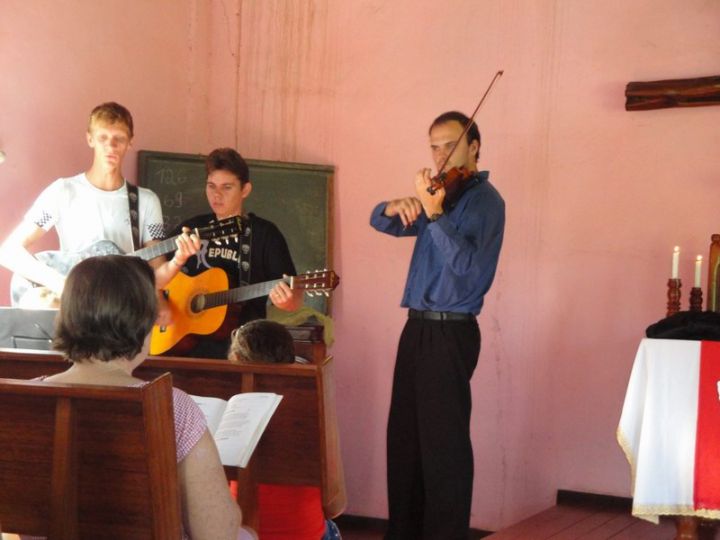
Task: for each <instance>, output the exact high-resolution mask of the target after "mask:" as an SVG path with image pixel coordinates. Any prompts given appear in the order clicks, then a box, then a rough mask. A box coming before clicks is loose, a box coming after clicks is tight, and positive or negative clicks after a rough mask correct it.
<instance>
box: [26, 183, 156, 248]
mask: <svg viewBox="0 0 720 540" xmlns="http://www.w3.org/2000/svg"><path fill="white" fill-rule="evenodd" d="M138 192H139V193H138V195H139V200H138V214H139V215H138V225H139V228H140V244H141V245H144V244H146V243H147V242H149V241H151V240H161V239H162V238H164V230H163V218H162V209H161V207H160V199H158V197H157V195H155V193H153V192H152V191H150V190H149V189H146V188H138ZM25 220H26V221H29V222H31V223H34V224H35V225H37V226H38V227H41V228H43V229H45V230H46V231H49V230H50V229H51V228H52V227H55V228H56V230H57V234H58V238H59V239H60V249H61V250H62V251H70V252H75V251H80V250H82V249H84V248H86V247H88V246H90V245H92V244H93V243H95V242H97V241H100V240H111V241H112V242H114V243H115V244H116V245H117V246H118V247H119V248H120V249H121V250H122V251H123V252H124V253H131V252H132V251H133V242H132V231H131V229H130V210H129V206H128V192H127V184H123V186H122V187H121V188H119V189H116V190H114V191H105V190H102V189H99V188H97V187H95V186H94V185H92V184H91V183H90V181H89V180H88V179H87V176H86V175H85V173H80V174H78V175H76V176H73V177H71V178H59V179H57V180H55V181H54V182H53V183H52V184H50V185H49V186H48V187H46V188H45V189H44V190H43V192H42V193H40V195H39V196H38V198H37V199H36V200H35V202H34V203H33V205H32V207H31V208H30V210H29V211H28V212H27V213H26V214H25Z"/></svg>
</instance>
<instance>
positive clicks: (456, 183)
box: [427, 167, 473, 197]
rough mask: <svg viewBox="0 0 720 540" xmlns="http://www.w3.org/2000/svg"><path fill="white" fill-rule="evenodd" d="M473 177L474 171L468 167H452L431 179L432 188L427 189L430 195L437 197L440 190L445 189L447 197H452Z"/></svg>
mask: <svg viewBox="0 0 720 540" xmlns="http://www.w3.org/2000/svg"><path fill="white" fill-rule="evenodd" d="M472 175H473V171H471V170H470V169H468V168H466V167H452V168H450V169H448V170H447V171H443V172H441V173H440V174H438V175H436V176H433V177H432V178H431V179H430V186H429V187H428V188H427V190H428V193H430V194H431V195H435V192H436V191H437V190H438V189H440V188H445V193H446V195H447V196H448V197H450V196H452V195H453V194H454V193H455V192H456V191H457V190H458V188H459V187H460V186H461V185H462V184H464V183H465V182H466V181H467V180H469V179H470V177H471V176H472Z"/></svg>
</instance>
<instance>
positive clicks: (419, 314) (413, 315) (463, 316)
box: [408, 309, 475, 321]
mask: <svg viewBox="0 0 720 540" xmlns="http://www.w3.org/2000/svg"><path fill="white" fill-rule="evenodd" d="M474 318H475V315H473V314H472V313H453V312H452V311H418V310H417V309H409V310H408V319H425V320H428V321H471V320H473V319H474Z"/></svg>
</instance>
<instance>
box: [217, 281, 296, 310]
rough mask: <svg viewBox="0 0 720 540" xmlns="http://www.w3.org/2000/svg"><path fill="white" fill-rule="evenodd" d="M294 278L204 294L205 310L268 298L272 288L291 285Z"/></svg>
mask: <svg viewBox="0 0 720 540" xmlns="http://www.w3.org/2000/svg"><path fill="white" fill-rule="evenodd" d="M291 279H292V278H287V279H275V280H272V281H263V282H262V283H253V284H252V285H243V286H242V287H237V288H235V289H230V290H227V291H219V292H214V293H208V294H204V295H203V297H204V299H205V303H204V307H203V309H210V308H214V307H217V306H224V305H227V304H236V303H238V302H245V301H246V300H252V299H253V298H260V297H261V296H267V295H268V294H270V291H271V290H272V288H273V287H274V286H275V285H277V284H278V283H280V282H281V281H285V282H286V283H289V284H291V283H292V281H291Z"/></svg>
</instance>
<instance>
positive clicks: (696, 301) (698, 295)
mask: <svg viewBox="0 0 720 540" xmlns="http://www.w3.org/2000/svg"><path fill="white" fill-rule="evenodd" d="M690 311H702V289H701V288H700V287H693V288H692V289H690Z"/></svg>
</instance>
